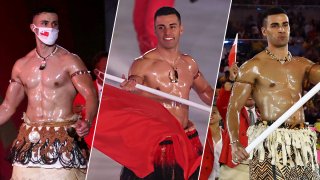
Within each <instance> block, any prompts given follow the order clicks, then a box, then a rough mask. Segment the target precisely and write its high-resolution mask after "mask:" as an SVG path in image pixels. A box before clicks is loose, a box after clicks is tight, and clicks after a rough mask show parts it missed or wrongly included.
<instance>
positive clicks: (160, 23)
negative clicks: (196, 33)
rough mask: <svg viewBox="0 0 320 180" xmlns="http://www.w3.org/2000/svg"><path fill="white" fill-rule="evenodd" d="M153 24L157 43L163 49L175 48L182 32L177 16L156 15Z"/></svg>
mask: <svg viewBox="0 0 320 180" xmlns="http://www.w3.org/2000/svg"><path fill="white" fill-rule="evenodd" d="M154 24H155V33H156V36H157V38H158V45H159V46H161V47H163V48H165V49H172V48H176V47H177V45H178V43H179V38H180V35H181V34H182V32H183V27H182V25H181V24H180V22H179V20H178V17H177V16H176V15H175V14H170V15H164V16H158V17H157V18H156V20H155V23H154Z"/></svg>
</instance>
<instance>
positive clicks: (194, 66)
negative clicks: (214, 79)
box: [181, 54, 200, 75]
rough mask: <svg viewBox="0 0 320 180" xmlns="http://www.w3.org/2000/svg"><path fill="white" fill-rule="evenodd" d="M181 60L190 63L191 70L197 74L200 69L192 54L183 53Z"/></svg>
mask: <svg viewBox="0 0 320 180" xmlns="http://www.w3.org/2000/svg"><path fill="white" fill-rule="evenodd" d="M181 60H182V61H183V62H185V63H187V64H188V65H189V67H190V70H191V71H192V73H193V74H194V75H196V74H197V73H198V71H200V70H199V67H198V64H197V62H196V61H195V60H194V58H193V57H192V56H190V55H188V54H181Z"/></svg>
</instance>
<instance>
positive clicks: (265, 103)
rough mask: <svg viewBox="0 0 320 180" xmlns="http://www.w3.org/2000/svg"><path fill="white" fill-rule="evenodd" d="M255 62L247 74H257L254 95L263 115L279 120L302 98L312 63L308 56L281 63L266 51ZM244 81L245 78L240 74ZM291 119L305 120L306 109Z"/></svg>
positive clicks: (263, 116) (253, 88)
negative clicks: (304, 83)
mask: <svg viewBox="0 0 320 180" xmlns="http://www.w3.org/2000/svg"><path fill="white" fill-rule="evenodd" d="M251 61H252V62H251V63H250V65H251V66H252V67H251V70H250V71H251V72H247V73H252V74H254V77H255V78H254V80H253V82H252V83H253V85H252V90H253V91H252V94H253V97H254V99H255V101H256V105H257V107H258V108H259V110H260V113H261V118H262V119H263V120H267V121H274V120H277V119H278V118H279V117H280V116H281V115H282V114H283V113H284V112H285V111H286V110H288V109H289V108H290V107H291V106H292V105H294V104H295V103H296V102H297V101H298V100H299V99H300V98H301V92H302V88H303V87H302V83H303V80H304V78H305V76H306V72H307V70H308V68H310V62H308V61H307V60H306V59H304V58H300V57H293V58H292V60H291V61H290V62H286V63H284V64H281V63H280V62H278V61H276V60H273V59H270V58H269V57H268V56H267V55H266V54H264V52H261V53H260V54H258V55H257V56H256V57H255V58H254V59H252V60H251ZM243 77H245V75H244V76H243ZM241 80H244V79H242V77H241V76H240V81H241ZM287 122H288V123H290V124H296V123H301V122H304V114H303V109H302V108H300V109H299V110H298V111H297V112H296V113H294V115H293V116H291V117H290V119H289V120H288V121H287Z"/></svg>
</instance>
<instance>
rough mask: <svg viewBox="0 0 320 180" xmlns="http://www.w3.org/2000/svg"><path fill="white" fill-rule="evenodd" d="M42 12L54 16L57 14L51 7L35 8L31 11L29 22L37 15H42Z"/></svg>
mask: <svg viewBox="0 0 320 180" xmlns="http://www.w3.org/2000/svg"><path fill="white" fill-rule="evenodd" d="M44 12H46V13H55V14H58V12H57V11H56V9H55V8H53V7H51V6H41V7H37V8H35V9H33V10H32V19H31V20H33V18H34V17H35V16H37V15H39V14H41V13H44Z"/></svg>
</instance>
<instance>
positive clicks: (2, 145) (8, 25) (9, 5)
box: [0, 0, 117, 180]
mask: <svg viewBox="0 0 320 180" xmlns="http://www.w3.org/2000/svg"><path fill="white" fill-rule="evenodd" d="M41 6H52V7H54V8H55V9H56V10H57V11H58V15H59V29H60V31H59V38H58V40H57V44H59V45H60V46H62V47H64V48H66V49H67V50H69V51H70V52H72V53H75V54H77V55H79V56H80V58H81V59H82V60H83V61H84V63H85V64H86V65H87V67H88V69H91V70H92V69H93V68H92V66H93V65H92V64H91V61H92V58H93V56H94V55H95V54H96V53H97V52H99V51H106V50H108V49H109V43H110V38H111V35H112V29H113V28H112V26H113V22H114V15H115V12H116V6H117V0H94V1H84V0H78V1H76V0H68V1H66V0H64V1H63V0H54V1H53V0H46V1H44V0H42V1H41V0H28V1H27V0H22V1H21V0H19V1H18V0H10V1H0V22H1V27H0V40H1V41H0V97H1V99H2V98H4V97H5V93H6V90H7V87H8V84H9V82H8V81H9V79H10V78H11V70H12V67H13V65H14V63H15V62H16V60H17V59H19V58H21V57H23V56H25V55H26V54H27V53H28V52H30V51H31V50H32V49H33V48H35V45H36V44H35V39H34V38H35V35H34V33H33V32H32V31H31V30H30V28H29V25H30V23H32V10H33V9H35V8H37V7H41ZM26 104H27V102H26V98H25V101H24V102H23V103H22V104H21V105H20V107H19V108H18V109H17V112H16V113H15V115H14V116H13V117H12V118H11V120H10V121H9V122H7V123H6V124H5V125H3V126H0V167H1V168H0V180H4V179H9V178H10V177H11V164H10V163H9V162H8V161H7V160H5V158H6V157H7V156H8V150H9V148H10V146H11V143H12V140H13V139H14V138H15V136H16V134H17V129H18V127H19V125H20V124H21V123H22V120H21V117H22V112H23V111H25V110H26Z"/></svg>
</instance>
